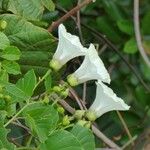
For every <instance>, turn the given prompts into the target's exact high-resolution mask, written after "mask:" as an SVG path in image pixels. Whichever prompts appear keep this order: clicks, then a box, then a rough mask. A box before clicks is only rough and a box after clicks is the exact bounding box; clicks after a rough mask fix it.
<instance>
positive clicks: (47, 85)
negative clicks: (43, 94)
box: [44, 75, 52, 91]
mask: <svg viewBox="0 0 150 150" xmlns="http://www.w3.org/2000/svg"><path fill="white" fill-rule="evenodd" d="M44 84H45V88H46V91H48V90H50V89H51V87H52V77H51V75H49V76H47V77H46V78H45V82H44Z"/></svg>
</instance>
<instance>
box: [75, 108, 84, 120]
mask: <svg viewBox="0 0 150 150" xmlns="http://www.w3.org/2000/svg"><path fill="white" fill-rule="evenodd" d="M84 114H85V110H76V111H75V113H74V117H75V118H76V119H78V120H81V119H82V118H83V116H84Z"/></svg>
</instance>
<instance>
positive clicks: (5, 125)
mask: <svg viewBox="0 0 150 150" xmlns="http://www.w3.org/2000/svg"><path fill="white" fill-rule="evenodd" d="M50 73H51V70H48V71H47V72H46V73H45V75H44V76H43V77H42V79H40V80H39V81H38V82H37V84H36V85H35V87H34V89H33V91H34V90H35V89H36V88H37V86H38V85H39V84H40V83H41V82H42V81H43V80H44V79H45V78H46V77H47V76H48V75H49V74H50ZM29 100H30V99H28V100H27V104H26V105H25V106H23V107H22V108H21V109H20V110H19V111H18V112H17V113H16V114H15V115H14V116H13V117H12V118H11V119H10V120H9V121H8V122H7V123H6V124H4V127H7V126H8V125H9V124H10V123H11V122H12V121H13V120H14V119H15V118H16V117H17V116H18V115H19V114H20V113H21V112H22V111H23V110H24V109H25V108H26V107H28V106H29V105H31V104H34V103H37V102H32V103H29Z"/></svg>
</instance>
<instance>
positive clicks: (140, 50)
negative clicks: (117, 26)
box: [134, 0, 150, 68]
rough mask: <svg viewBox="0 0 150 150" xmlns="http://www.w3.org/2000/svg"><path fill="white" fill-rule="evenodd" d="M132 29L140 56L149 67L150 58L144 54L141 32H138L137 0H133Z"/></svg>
mask: <svg viewBox="0 0 150 150" xmlns="http://www.w3.org/2000/svg"><path fill="white" fill-rule="evenodd" d="M134 30H135V38H136V42H137V46H138V49H139V52H140V54H141V56H142V57H143V60H144V61H145V63H146V64H147V66H148V67H149V68H150V60H149V58H148V56H147V55H146V52H145V49H144V47H143V45H142V38H141V33H140V20H139V0H134Z"/></svg>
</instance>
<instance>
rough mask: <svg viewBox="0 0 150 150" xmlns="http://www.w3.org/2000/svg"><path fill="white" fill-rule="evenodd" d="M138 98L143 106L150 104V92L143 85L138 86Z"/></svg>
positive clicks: (136, 92) (136, 91)
mask: <svg viewBox="0 0 150 150" xmlns="http://www.w3.org/2000/svg"><path fill="white" fill-rule="evenodd" d="M135 94H136V97H137V98H136V100H137V101H138V103H139V104H140V105H142V106H144V107H145V106H148V105H149V104H150V101H149V98H150V94H149V93H147V92H146V91H145V89H144V88H143V87H142V86H137V87H136V89H135Z"/></svg>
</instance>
